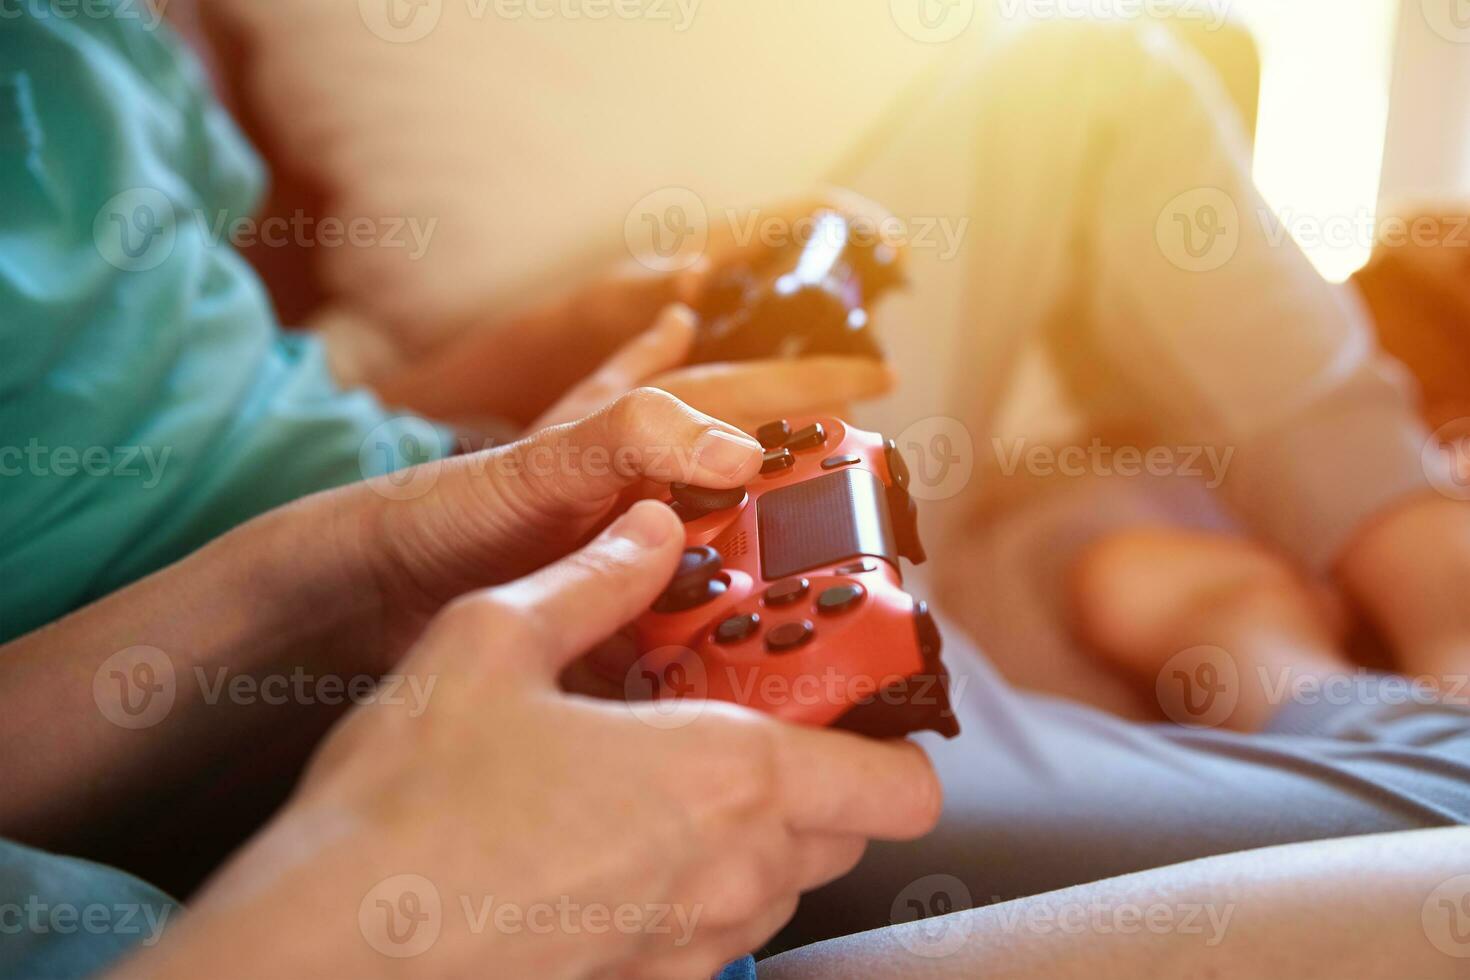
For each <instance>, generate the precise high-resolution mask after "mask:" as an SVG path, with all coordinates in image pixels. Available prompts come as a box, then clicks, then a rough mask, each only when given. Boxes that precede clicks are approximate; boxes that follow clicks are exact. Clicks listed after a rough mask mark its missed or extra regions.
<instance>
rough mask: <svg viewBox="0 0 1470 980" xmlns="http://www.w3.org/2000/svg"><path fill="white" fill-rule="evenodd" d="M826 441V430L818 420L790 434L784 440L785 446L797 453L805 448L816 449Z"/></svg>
mask: <svg viewBox="0 0 1470 980" xmlns="http://www.w3.org/2000/svg"><path fill="white" fill-rule="evenodd" d="M826 441H827V430H826V429H825V428H824V427H823V426H822V423H820V422H813V423H812V424H811V425H809V426H807V427H806V428H805V429H801V430H798V431H797V432H793V433H792V434H791V438H790V439H787V440H786V448H787V449H789V450H791V451H792V452H796V453H799V452H801V451H803V450H806V449H817V448H819V447H820V446H822V445H823V444H824V443H826Z"/></svg>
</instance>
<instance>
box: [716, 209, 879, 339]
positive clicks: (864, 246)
mask: <svg viewBox="0 0 1470 980" xmlns="http://www.w3.org/2000/svg"><path fill="white" fill-rule="evenodd" d="M858 237H859V236H858V235H857V234H856V233H855V230H854V228H853V225H852V223H851V222H850V221H848V219H847V218H844V217H843V216H842V215H840V214H837V213H836V212H832V211H823V212H819V213H818V214H816V215H815V216H813V218H812V231H811V234H810V235H809V236H807V237H806V240H805V241H803V242H798V243H795V244H793V245H791V246H788V247H786V248H782V249H777V250H775V251H774V252H772V253H771V254H770V255H769V256H768V257H767V258H765V259H764V260H762V261H761V262H759V263H757V264H755V265H737V266H732V267H730V268H727V269H724V270H721V271H720V272H718V273H716V275H715V277H714V280H713V282H711V283H710V285H709V286H708V287H707V288H706V289H705V290H704V294H703V295H702V296H701V297H700V298H699V300H698V301H696V303H695V312H696V313H698V314H699V321H700V332H699V336H698V338H697V339H696V340H695V343H694V349H693V351H692V353H691V355H690V358H689V362H690V363H692V364H705V363H709V362H711V361H745V360H755V359H759V358H787V357H802V356H809V355H814V354H844V355H854V356H859V357H870V358H874V359H877V360H882V359H883V351H882V350H881V349H880V348H879V346H878V343H877V341H876V340H875V339H874V337H873V332H872V330H871V329H870V328H869V317H868V309H869V308H870V307H871V306H872V305H873V303H874V302H876V301H877V300H878V298H879V297H881V296H882V295H883V294H884V293H886V292H888V291H889V290H891V289H893V288H894V287H895V286H900V285H902V284H903V283H904V281H905V280H904V275H903V271H902V269H901V268H900V263H899V260H898V253H897V252H896V251H895V250H894V249H893V248H892V247H890V246H889V245H886V244H883V243H882V242H871V243H870V242H865V241H858V240H857V239H858ZM875 237H876V236H875Z"/></svg>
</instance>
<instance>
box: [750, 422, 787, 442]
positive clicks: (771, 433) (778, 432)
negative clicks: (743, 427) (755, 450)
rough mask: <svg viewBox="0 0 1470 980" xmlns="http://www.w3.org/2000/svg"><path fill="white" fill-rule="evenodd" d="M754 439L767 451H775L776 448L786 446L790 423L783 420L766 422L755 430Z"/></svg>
mask: <svg viewBox="0 0 1470 980" xmlns="http://www.w3.org/2000/svg"><path fill="white" fill-rule="evenodd" d="M755 437H756V438H757V439H759V440H760V444H761V445H762V446H764V447H766V448H767V449H775V448H776V447H777V446H784V445H786V440H787V439H790V438H791V423H790V422H788V421H786V420H785V419H777V420H776V421H774V422H767V423H766V424H765V425H763V426H761V427H760V428H759V429H756V430H755Z"/></svg>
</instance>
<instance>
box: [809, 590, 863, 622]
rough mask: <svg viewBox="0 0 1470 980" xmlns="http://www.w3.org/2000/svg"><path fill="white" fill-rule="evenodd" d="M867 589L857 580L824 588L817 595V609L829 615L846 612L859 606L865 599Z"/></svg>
mask: <svg viewBox="0 0 1470 980" xmlns="http://www.w3.org/2000/svg"><path fill="white" fill-rule="evenodd" d="M866 594H867V590H866V589H864V588H863V587H862V586H861V585H858V584H857V583H856V582H853V583H850V584H847V585H834V586H832V587H831V588H830V589H824V590H823V591H822V594H821V595H819V596H817V611H818V612H821V613H826V614H828V615H836V614H837V613H844V612H847V611H848V610H850V609H854V608H856V607H857V604H858V603H860V602H862V601H863V596H864V595H866Z"/></svg>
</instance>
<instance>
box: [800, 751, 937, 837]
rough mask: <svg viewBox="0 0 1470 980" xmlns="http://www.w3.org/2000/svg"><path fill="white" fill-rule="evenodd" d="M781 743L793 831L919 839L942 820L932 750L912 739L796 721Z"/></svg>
mask: <svg viewBox="0 0 1470 980" xmlns="http://www.w3.org/2000/svg"><path fill="white" fill-rule="evenodd" d="M778 744H779V752H780V757H779V760H778V765H779V767H780V774H781V775H780V778H781V791H782V800H783V802H784V805H785V808H786V823H787V826H789V827H790V828H791V829H792V830H793V831H798V832H801V831H808V832H812V831H815V832H822V833H837V834H857V835H860V836H863V837H869V838H877V839H880V840H912V839H913V838H915V837H922V836H923V835H924V834H927V833H928V832H929V831H931V830H933V829H934V825H935V824H936V823H937V822H938V821H939V814H940V811H941V810H942V809H943V806H944V791H943V789H942V788H941V787H940V785H939V777H938V776H937V775H935V773H934V766H933V764H932V763H931V762H930V761H929V756H928V755H926V754H925V752H924V750H923V749H921V748H919V747H918V746H917V745H915V744H914V743H912V742H907V741H902V740H895V741H879V740H877V739H870V738H865V737H863V736H861V735H853V734H850V733H848V732H836V731H828V730H825V729H820V728H806V727H802V726H790V727H788V728H787V729H786V730H785V731H784V732H783V733H782V737H781V739H780V741H779V743H778Z"/></svg>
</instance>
